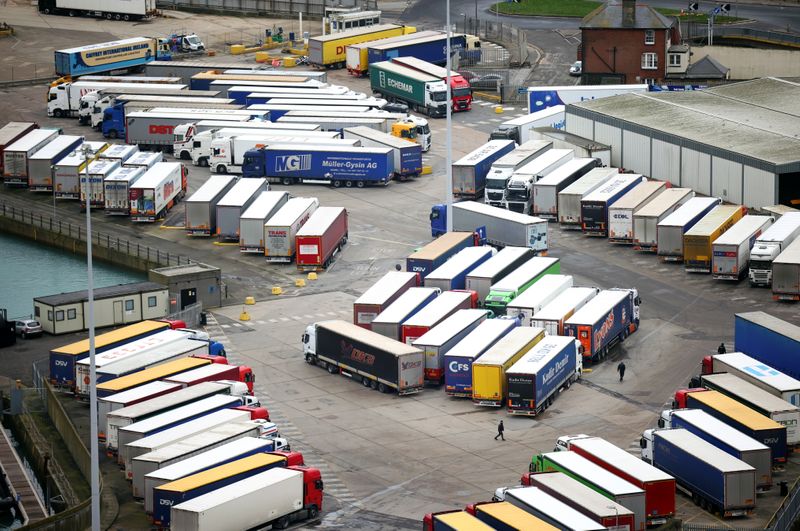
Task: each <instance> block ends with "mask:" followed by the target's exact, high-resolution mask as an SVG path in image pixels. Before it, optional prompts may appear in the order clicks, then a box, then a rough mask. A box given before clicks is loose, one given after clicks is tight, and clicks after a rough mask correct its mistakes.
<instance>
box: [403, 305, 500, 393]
mask: <svg viewBox="0 0 800 531" xmlns="http://www.w3.org/2000/svg"><path fill="white" fill-rule="evenodd" d="M444 295H446V294H443V295H442V296H444ZM488 317H489V312H487V311H486V310H477V309H467V310H458V311H456V312H455V313H454V314H452V315H451V316H450V317H448V318H446V319H445V320H443V321H441V322H439V323H438V324H437V325H436V326H434V327H433V328H431V329H430V330H428V331H427V332H425V333H424V334H422V335H421V336H420V337H419V338H417V339H415V340H414V341H413V342H412V345H413V346H415V347H417V348H418V349H420V350H422V351H423V352H424V353H425V381H426V382H428V383H433V384H435V385H441V383H442V381H443V379H444V355H445V354H446V353H447V352H448V351H449V350H450V349H451V348H453V347H454V346H456V345H457V344H458V343H459V341H461V340H462V339H464V337H466V335H467V334H469V333H470V332H472V331H473V330H475V328H476V327H477V326H478V325H480V324H481V323H482V322H484V321H485V320H486V319H487V318H488Z"/></svg>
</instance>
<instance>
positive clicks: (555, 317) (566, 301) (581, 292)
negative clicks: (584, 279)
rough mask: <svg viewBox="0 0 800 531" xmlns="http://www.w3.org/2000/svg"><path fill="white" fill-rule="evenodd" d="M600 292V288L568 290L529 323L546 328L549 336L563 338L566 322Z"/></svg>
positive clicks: (537, 313)
mask: <svg viewBox="0 0 800 531" xmlns="http://www.w3.org/2000/svg"><path fill="white" fill-rule="evenodd" d="M599 292H600V289H599V288H576V287H572V288H567V289H565V290H564V291H562V292H561V293H560V294H558V296H556V298H554V299H553V300H551V301H550V302H549V303H548V304H547V305H546V306H544V307H542V309H541V310H539V311H538V312H536V315H535V316H533V317H531V318H530V320H529V321H528V322H529V323H530V326H536V327H538V328H544V330H545V331H546V332H547V335H550V336H563V335H564V322H565V321H566V320H567V319H569V318H570V317H572V315H573V314H574V313H575V312H577V311H578V310H580V309H581V308H583V306H584V305H585V304H586V303H587V302H589V301H590V300H591V299H592V298H593V297H594V296H595V295H597V294H598V293H599Z"/></svg>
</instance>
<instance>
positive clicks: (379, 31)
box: [308, 24, 416, 68]
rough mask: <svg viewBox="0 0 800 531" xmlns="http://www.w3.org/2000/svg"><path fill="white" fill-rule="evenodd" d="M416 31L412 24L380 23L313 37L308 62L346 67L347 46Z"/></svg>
mask: <svg viewBox="0 0 800 531" xmlns="http://www.w3.org/2000/svg"><path fill="white" fill-rule="evenodd" d="M409 33H416V28H413V27H411V26H398V25H397V24H378V25H376V26H366V27H361V28H354V29H351V30H347V31H341V32H337V33H331V34H328V35H320V36H317V37H311V38H310V39H309V40H308V63H309V64H310V65H312V66H316V67H320V68H344V66H345V64H346V60H347V56H346V50H347V46H348V45H351V44H358V43H361V42H368V41H375V40H379V39H386V38H388V37H398V36H400V35H408V34H409Z"/></svg>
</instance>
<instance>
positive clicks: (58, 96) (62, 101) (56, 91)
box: [47, 83, 70, 118]
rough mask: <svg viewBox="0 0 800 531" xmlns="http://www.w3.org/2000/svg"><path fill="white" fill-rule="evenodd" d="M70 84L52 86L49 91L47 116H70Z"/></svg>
mask: <svg viewBox="0 0 800 531" xmlns="http://www.w3.org/2000/svg"><path fill="white" fill-rule="evenodd" d="M69 87H70V83H61V84H59V85H55V86H51V87H50V88H49V89H48V90H47V116H53V117H55V118H61V117H62V116H65V115H67V114H69V111H70V108H69Z"/></svg>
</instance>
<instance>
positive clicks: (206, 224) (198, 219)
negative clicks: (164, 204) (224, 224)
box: [184, 175, 263, 236]
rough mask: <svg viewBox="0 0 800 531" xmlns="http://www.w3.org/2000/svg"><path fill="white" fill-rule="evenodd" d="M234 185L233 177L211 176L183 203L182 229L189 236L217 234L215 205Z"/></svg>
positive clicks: (234, 178) (234, 179)
mask: <svg viewBox="0 0 800 531" xmlns="http://www.w3.org/2000/svg"><path fill="white" fill-rule="evenodd" d="M235 184H236V177H234V176H233V175H212V176H211V177H209V178H208V180H207V181H206V182H204V183H203V184H202V186H200V188H198V189H197V191H196V192H195V193H193V194H192V195H191V196H189V197H188V198H187V199H186V202H185V203H184V205H185V206H184V208H185V214H184V216H185V217H184V228H185V229H186V234H188V235H189V236H211V235H212V234H216V232H217V204H218V203H219V202H220V200H221V199H222V198H223V197H224V196H225V195H226V194H227V193H228V192H229V191H230V189H231V188H233V186H234V185H235ZM262 231H263V229H262Z"/></svg>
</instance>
